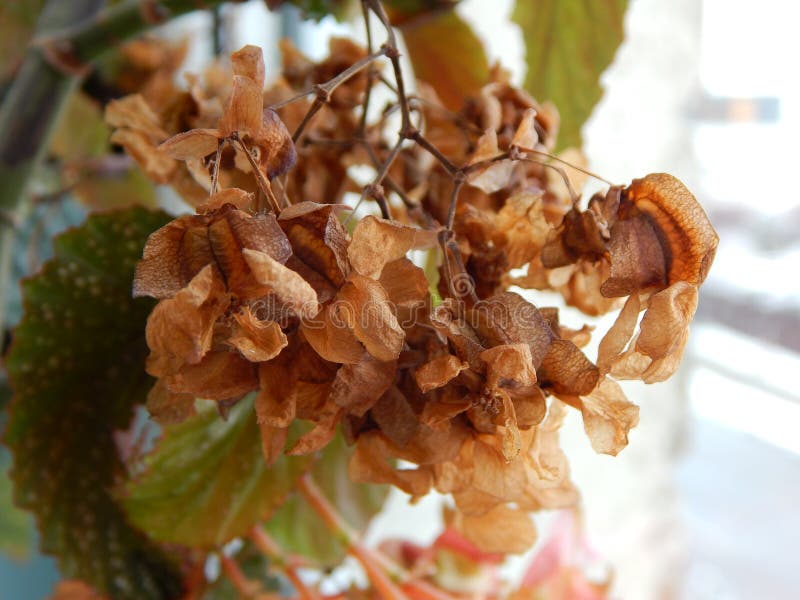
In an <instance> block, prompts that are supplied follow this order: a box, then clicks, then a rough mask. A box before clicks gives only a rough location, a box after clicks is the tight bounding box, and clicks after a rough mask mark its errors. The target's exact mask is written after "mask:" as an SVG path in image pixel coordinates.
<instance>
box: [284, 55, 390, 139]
mask: <svg viewBox="0 0 800 600" xmlns="http://www.w3.org/2000/svg"><path fill="white" fill-rule="evenodd" d="M386 51H387V47H386V46H382V47H381V48H380V50H377V51H375V52H373V53H371V54H368V55H367V56H365V57H364V58H362V59H361V60H359V61H356V62H354V63H353V64H352V65H350V66H349V67H347V68H346V69H345V70H344V71H342V72H341V73H339V74H338V75H337V76H336V77H334V78H333V79H329V80H328V81H326V82H325V83H320V84H317V85H315V86H313V87H312V88H311V92H313V93H314V94H316V96H315V98H314V102H313V103H312V104H311V108H309V109H308V112H307V113H306V114H305V116H304V117H303V120H302V121H301V122H300V125H298V126H297V129H296V130H295V132H294V134H293V135H292V141H293V142H295V143H297V140H299V139H300V136H301V135H303V131H305V128H306V126H307V125H308V124H309V123H310V122H311V119H312V118H313V117H314V115H316V114H317V112H319V110H320V109H321V108H322V107H323V106H324V105H325V104H326V103H327V102H328V101H329V100H330V98H331V95H332V94H333V92H334V91H336V88H338V87H339V86H340V85H342V84H343V83H344V82H346V81H347V80H348V79H350V78H351V77H353V76H355V75H357V74H358V73H359V71H361V70H362V69H363V68H364V67H366V66H367V65H370V64H372V63H373V62H374V61H375V60H377V59H378V58H380V57H381V56H385V55H386Z"/></svg>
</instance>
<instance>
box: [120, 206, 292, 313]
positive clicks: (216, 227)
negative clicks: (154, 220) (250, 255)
mask: <svg viewBox="0 0 800 600" xmlns="http://www.w3.org/2000/svg"><path fill="white" fill-rule="evenodd" d="M242 248H250V249H252V250H257V251H259V252H264V253H267V254H269V255H270V256H271V257H272V258H274V259H275V260H276V261H278V262H281V263H283V262H286V260H287V259H288V258H289V256H290V255H291V252H292V249H291V246H290V245H289V240H288V239H287V238H286V236H285V235H284V233H283V231H282V230H281V228H280V227H279V226H278V223H277V221H276V220H275V216H274V215H272V214H259V215H255V216H252V215H250V214H248V213H246V212H244V211H241V210H237V209H236V208H234V207H233V206H231V205H227V204H226V205H223V207H222V208H220V209H219V210H218V211H213V212H211V213H209V214H207V215H185V216H182V217H178V218H177V219H174V220H173V221H171V222H170V223H167V224H166V225H165V226H164V227H162V228H161V229H159V230H157V231H155V232H154V233H152V234H151V235H150V237H149V238H148V240H147V243H146V244H145V248H144V255H143V258H142V260H141V261H139V263H138V264H137V266H136V275H135V276H134V286H133V293H134V296H144V295H147V296H154V297H156V298H166V297H170V296H172V295H174V294H175V293H176V292H177V291H178V290H179V289H181V288H183V287H184V286H185V285H187V284H188V283H189V281H190V280H191V279H192V277H194V276H195V275H196V274H197V273H198V272H199V271H200V270H201V269H202V268H203V267H205V266H206V265H209V264H213V265H215V267H216V268H218V269H219V274H221V275H222V276H223V277H224V278H225V280H226V284H227V287H228V289H230V290H231V291H234V292H235V293H237V294H239V295H242V296H247V295H248V293H250V292H252V291H253V290H252V289H251V288H252V287H253V277H252V274H251V273H250V269H249V268H248V267H247V265H246V263H245V260H244V258H243V257H242V254H241V253H242ZM256 287H257V286H256ZM257 291H258V290H256V292H257Z"/></svg>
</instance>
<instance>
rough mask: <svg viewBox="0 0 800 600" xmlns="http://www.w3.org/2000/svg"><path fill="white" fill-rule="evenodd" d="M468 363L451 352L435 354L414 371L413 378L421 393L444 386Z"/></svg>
mask: <svg viewBox="0 0 800 600" xmlns="http://www.w3.org/2000/svg"><path fill="white" fill-rule="evenodd" d="M467 368H469V365H468V364H467V363H466V362H464V361H462V360H461V359H459V358H458V357H457V356H453V355H452V354H445V355H443V356H437V357H436V358H434V359H433V360H431V361H429V362H427V363H425V364H424V365H422V366H421V367H420V368H419V369H417V370H416V372H415V373H414V379H415V380H416V382H417V385H418V386H419V389H421V390H422V392H423V393H425V392H429V391H431V390H435V389H438V388H440V387H444V386H445V385H447V383H449V382H450V381H451V380H452V379H454V378H455V377H457V376H458V374H459V373H461V371H463V370H464V369H467Z"/></svg>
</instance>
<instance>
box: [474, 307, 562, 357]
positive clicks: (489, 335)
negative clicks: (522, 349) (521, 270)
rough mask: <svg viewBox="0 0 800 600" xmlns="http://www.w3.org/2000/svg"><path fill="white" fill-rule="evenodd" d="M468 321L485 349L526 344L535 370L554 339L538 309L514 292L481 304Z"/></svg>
mask: <svg viewBox="0 0 800 600" xmlns="http://www.w3.org/2000/svg"><path fill="white" fill-rule="evenodd" d="M469 318H470V323H472V324H473V326H474V327H475V331H476V332H477V333H478V335H479V337H480V338H481V340H482V341H483V342H484V344H483V345H484V346H485V347H490V346H498V345H501V344H520V343H522V344H527V345H528V347H529V348H530V352H531V360H532V361H533V366H534V367H537V366H538V365H539V364H540V363H541V361H542V359H543V358H544V356H545V354H547V352H548V349H549V348H550V343H551V341H552V339H553V337H554V336H553V332H552V330H551V329H550V326H549V325H548V324H547V321H546V320H545V319H544V317H542V315H541V314H540V313H539V311H538V310H537V309H536V307H535V306H534V305H533V304H531V303H530V302H528V301H527V300H525V299H524V298H523V297H522V296H520V295H519V294H516V293H514V292H503V293H501V294H496V295H494V296H492V297H491V298H488V299H487V300H485V301H484V302H481V303H480V304H478V305H477V306H476V307H475V308H473V309H472V310H471V311H470V316H469Z"/></svg>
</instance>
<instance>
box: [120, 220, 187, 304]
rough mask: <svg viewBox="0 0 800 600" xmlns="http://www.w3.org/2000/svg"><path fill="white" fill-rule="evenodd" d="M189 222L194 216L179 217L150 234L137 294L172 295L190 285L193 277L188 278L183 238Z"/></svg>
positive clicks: (135, 284) (138, 271) (135, 288)
mask: <svg viewBox="0 0 800 600" xmlns="http://www.w3.org/2000/svg"><path fill="white" fill-rule="evenodd" d="M187 221H188V222H187ZM189 223H191V217H188V219H183V218H178V219H175V220H174V221H171V222H169V223H167V224H166V225H164V227H161V228H160V229H158V230H156V231H154V232H153V233H151V234H150V237H149V238H147V243H146V244H145V246H144V253H143V254H144V255H143V257H142V260H140V261H139V262H138V263H137V264H136V273H135V275H134V277H133V297H134V298H139V297H141V296H151V297H153V298H170V297H172V296H174V295H175V294H177V293H178V292H179V291H180V290H181V289H182V288H183V287H184V286H186V284H187V283H188V279H190V278H191V277H189V278H187V277H186V274H185V272H184V269H183V264H184V262H185V259H184V257H183V256H182V254H183V244H182V242H183V237H184V235H185V234H186V229H187V226H188V224H189ZM192 275H194V274H192Z"/></svg>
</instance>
